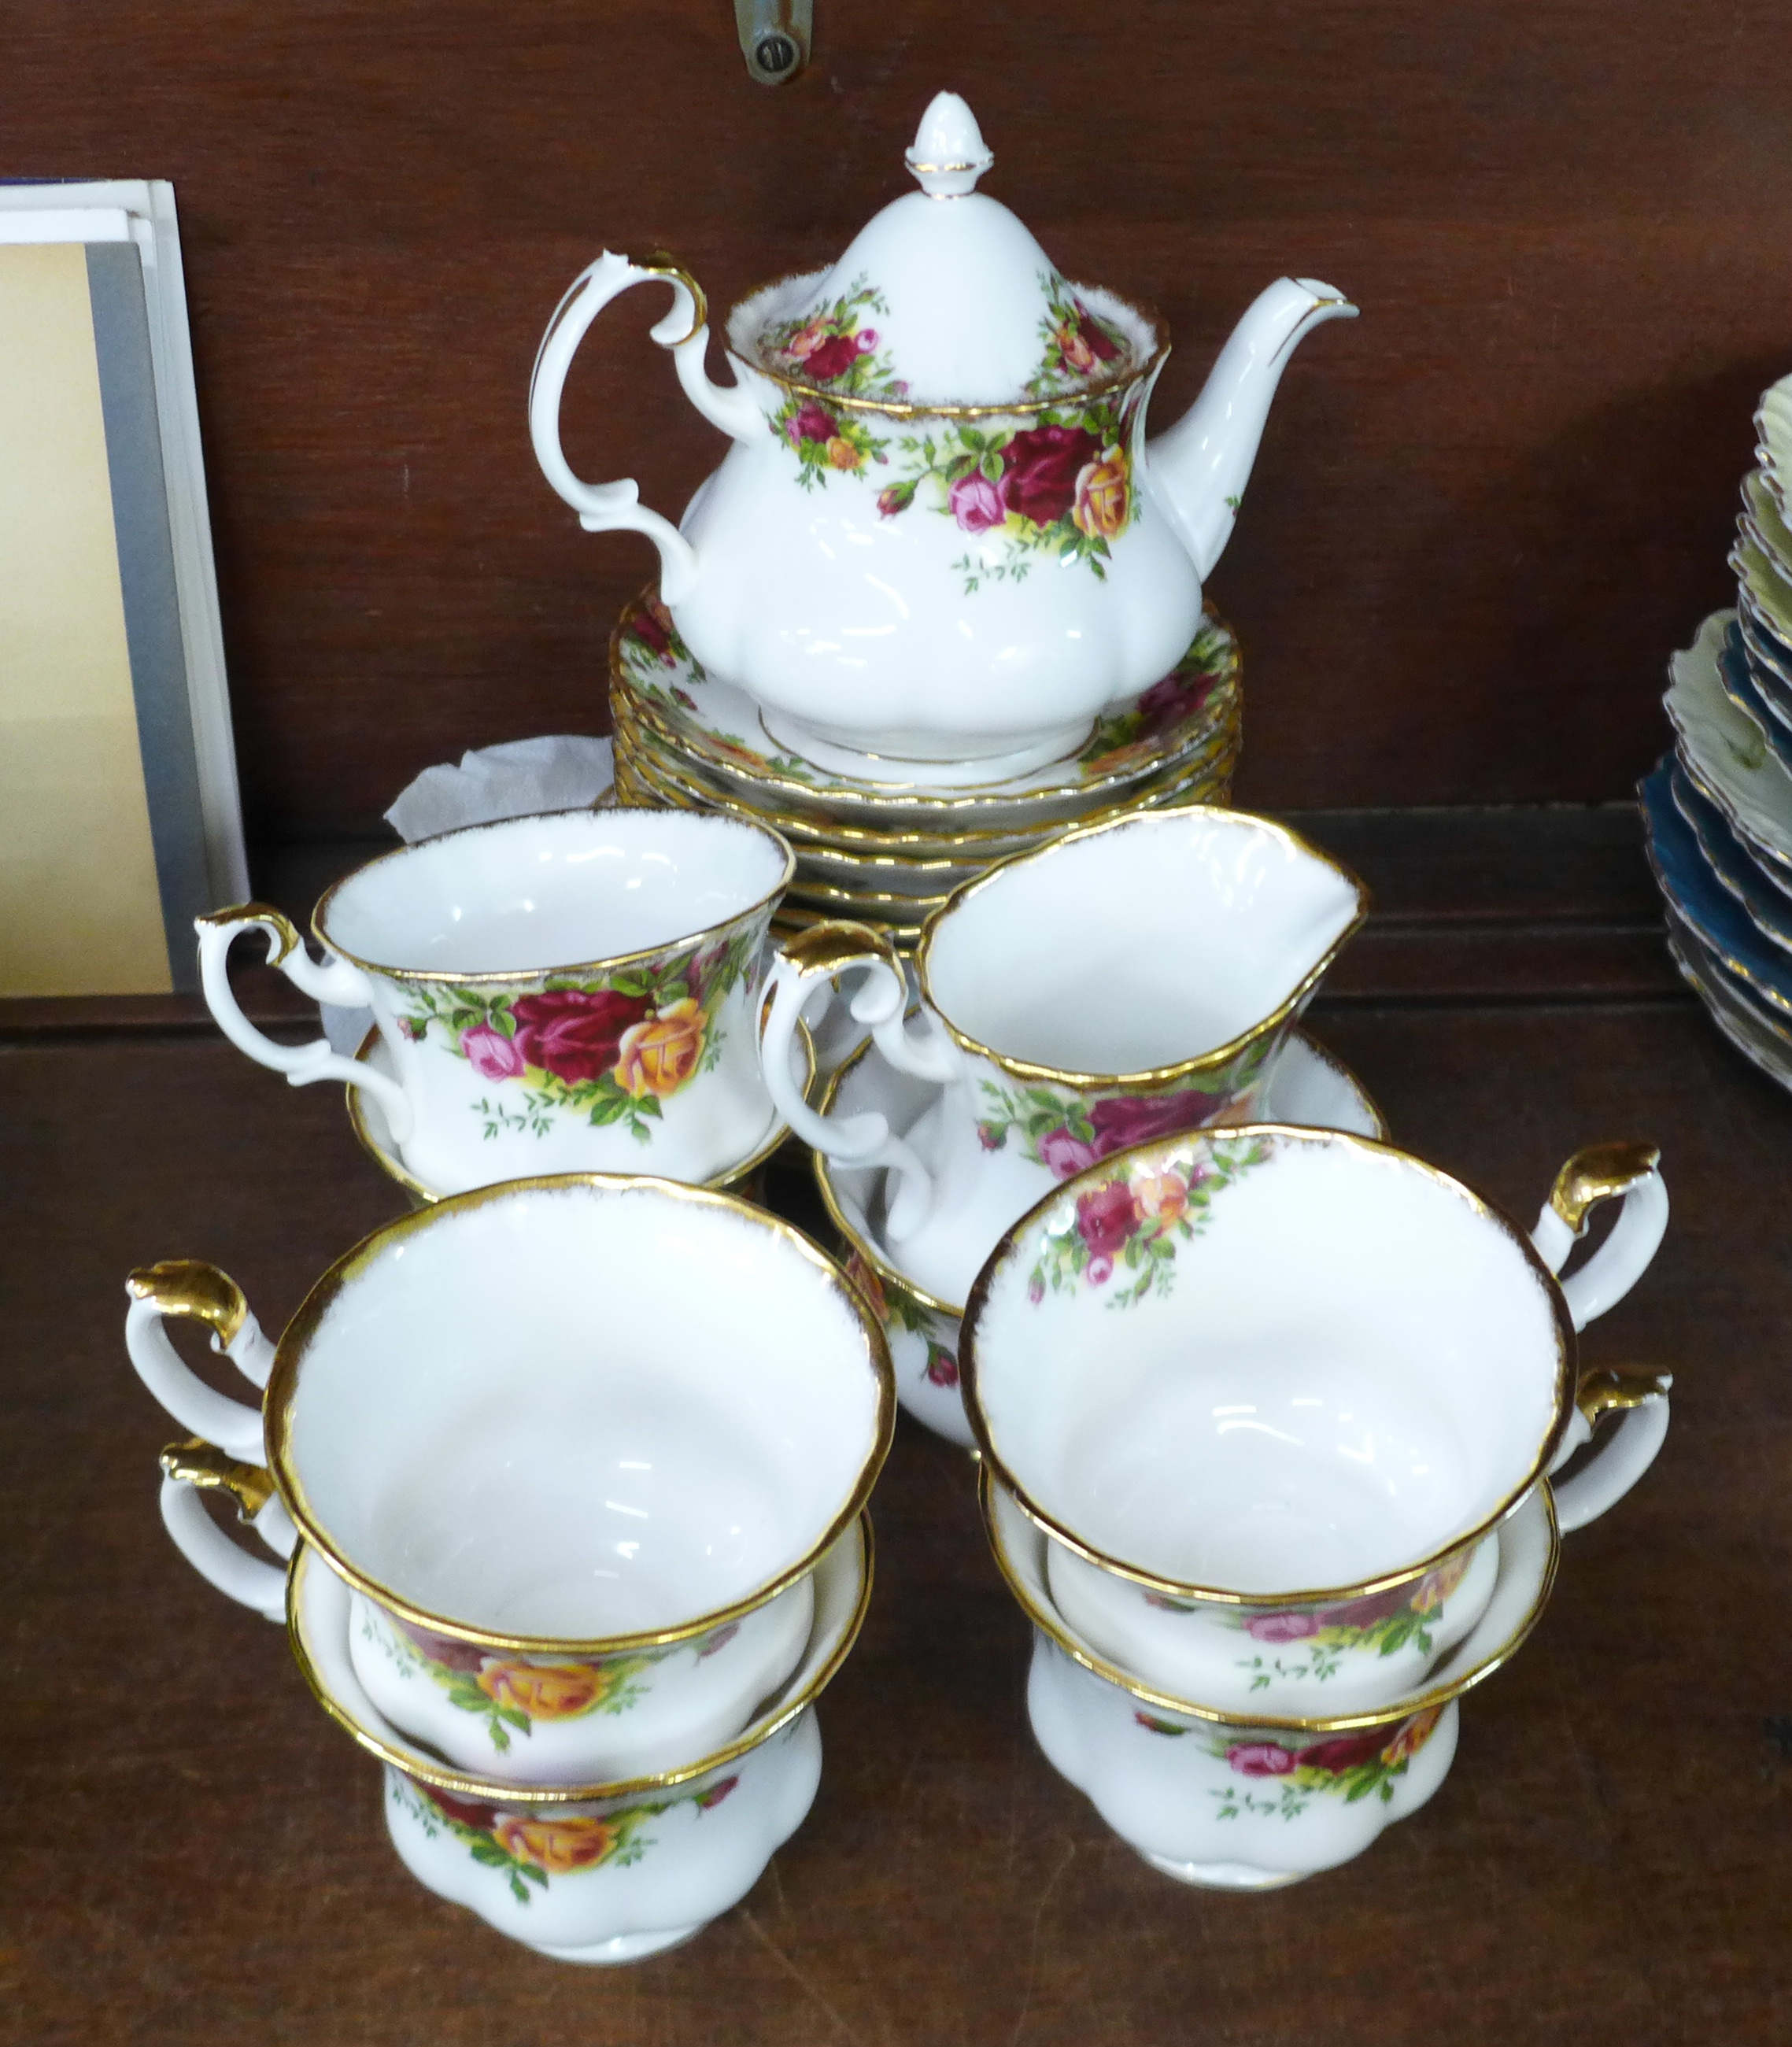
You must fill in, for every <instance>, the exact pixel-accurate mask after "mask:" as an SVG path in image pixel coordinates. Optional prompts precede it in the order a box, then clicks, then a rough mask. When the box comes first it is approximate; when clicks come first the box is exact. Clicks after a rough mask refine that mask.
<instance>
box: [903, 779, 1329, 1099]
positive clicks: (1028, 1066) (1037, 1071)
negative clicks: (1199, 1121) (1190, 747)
mask: <svg viewBox="0 0 1792 2047" xmlns="http://www.w3.org/2000/svg"><path fill="white" fill-rule="evenodd" d="M1151 815H1153V814H1152V813H1148V812H1140V813H1138V814H1136V815H1132V816H1128V817H1121V818H1109V819H1108V820H1107V821H1106V822H1105V823H1102V824H1094V825H1079V826H1076V827H1075V828H1074V829H1073V830H1070V831H1066V832H1063V833H1061V834H1059V836H1058V837H1057V838H1054V839H1052V840H1051V841H1050V842H1048V843H1047V844H1046V845H1042V846H1039V847H1036V848H1035V849H1034V850H1033V851H1032V852H1031V853H1016V854H1015V855H1014V856H1013V857H1012V858H1011V859H1008V860H1004V861H997V863H996V864H995V865H994V866H993V867H992V868H991V869H989V873H987V874H981V875H979V876H977V879H976V880H974V881H967V882H966V883H964V884H963V885H962V887H960V888H954V890H953V892H952V893H951V894H950V896H947V897H946V900H945V902H944V903H943V904H942V905H941V906H940V907H939V909H937V910H935V911H933V913H932V914H931V915H930V916H929V917H928V918H927V921H926V923H924V924H923V926H922V927H921V942H920V943H919V946H916V948H915V976H916V978H917V979H918V980H919V982H920V986H921V998H922V1000H923V1001H924V1002H925V1003H926V1004H927V1007H928V1008H930V1009H931V1011H932V1012H933V1013H934V1014H935V1016H937V1017H938V1018H939V1020H940V1022H941V1023H943V1024H944V1025H945V1026H946V1030H947V1031H949V1032H950V1034H951V1036H952V1039H953V1040H954V1043H956V1044H958V1046H959V1047H961V1048H962V1050H963V1051H967V1052H969V1053H970V1054H971V1055H972V1056H973V1058H980V1059H987V1060H988V1061H989V1063H990V1064H991V1065H992V1066H1000V1067H1001V1070H1003V1071H1004V1073H1008V1074H1013V1075H1014V1077H1015V1078H1016V1080H1027V1081H1045V1082H1050V1083H1052V1084H1054V1085H1056V1086H1059V1087H1063V1088H1072V1089H1076V1090H1078V1092H1081V1093H1086V1092H1087V1091H1088V1090H1090V1089H1096V1088H1124V1087H1156V1086H1159V1085H1168V1084H1169V1083H1170V1082H1172V1081H1179V1080H1186V1079H1189V1078H1192V1077H1193V1076H1194V1075H1195V1074H1210V1073H1214V1072H1217V1070H1219V1069H1220V1068H1221V1067H1223V1066H1230V1065H1231V1064H1232V1062H1233V1060H1235V1059H1237V1058H1241V1057H1242V1056H1243V1054H1244V1053H1245V1052H1247V1051H1249V1049H1250V1048H1251V1047H1252V1045H1254V1044H1256V1043H1259V1042H1260V1040H1261V1039H1264V1037H1266V1036H1268V1035H1269V1033H1270V1032H1271V1031H1275V1030H1276V1029H1278V1028H1279V1027H1280V1026H1281V1025H1282V1024H1283V1023H1286V1022H1287V1020H1288V1019H1289V1018H1290V1017H1291V1016H1294V1015H1295V1013H1296V1012H1298V1011H1299V1008H1300V1005H1301V1004H1302V1003H1303V1002H1304V1001H1305V1000H1306V998H1307V997H1308V996H1310V994H1311V993H1313V991H1314V989H1315V988H1317V987H1318V985H1319V983H1320V982H1321V981H1322V980H1323V979H1324V978H1325V976H1326V973H1327V972H1328V971H1329V969H1330V967H1331V965H1332V962H1333V961H1334V960H1335V959H1336V958H1337V956H1338V954H1340V953H1341V951H1342V950H1344V948H1345V946H1346V945H1348V944H1349V942H1350V940H1351V939H1352V938H1353V937H1354V936H1355V935H1356V934H1357V931H1359V930H1360V927H1361V926H1362V923H1363V919H1364V918H1365V917H1366V916H1367V915H1368V908H1369V896H1368V890H1367V889H1366V888H1364V886H1363V884H1362V883H1361V882H1360V881H1359V880H1357V877H1356V876H1355V875H1354V874H1353V873H1351V872H1350V870H1349V869H1348V868H1347V867H1345V866H1343V865H1341V864H1340V863H1339V862H1338V861H1335V860H1333V858H1332V857H1331V856H1330V854H1329V853H1322V852H1321V851H1320V850H1319V849H1318V847H1317V846H1316V845H1311V844H1310V843H1309V842H1308V841H1307V840H1306V839H1304V838H1302V837H1301V835H1300V834H1299V832H1297V831H1292V830H1290V829H1289V827H1288V826H1287V825H1279V824H1276V823H1275V822H1273V821H1272V820H1271V819H1270V818H1260V817H1258V816H1256V815H1255V814H1254V813H1253V812H1252V811H1226V812H1225V816H1226V817H1227V818H1229V819H1236V820H1237V821H1238V822H1240V823H1242V824H1244V825H1247V826H1253V827H1256V828H1257V829H1259V830H1263V831H1266V832H1268V833H1269V834H1271V836H1272V837H1274V838H1277V839H1279V840H1280V841H1281V842H1282V843H1283V845H1287V846H1289V847H1291V848H1292V849H1294V850H1295V852H1297V853H1304V854H1305V855H1306V857H1307V858H1309V859H1310V860H1313V861H1317V862H1318V864H1319V865H1321V866H1322V867H1324V868H1325V869H1327V870H1328V871H1329V873H1332V874H1334V875H1335V876H1337V878H1338V880H1341V882H1343V884H1345V887H1346V888H1349V889H1350V890H1352V891H1353V892H1354V893H1355V896H1356V898H1357V909H1356V914H1355V915H1353V917H1352V918H1351V919H1350V920H1349V923H1347V924H1346V925H1345V927H1344V929H1343V930H1342V931H1340V932H1339V933H1338V934H1337V937H1336V938H1333V941H1332V942H1331V943H1330V944H1329V946H1327V947H1326V950H1325V951H1324V952H1323V953H1322V954H1321V955H1320V957H1319V958H1318V962H1316V963H1315V964H1314V965H1313V966H1312V967H1311V968H1310V969H1308V971H1307V972H1306V973H1305V974H1304V975H1303V976H1302V978H1301V980H1300V981H1299V982H1298V983H1297V984H1296V985H1295V987H1294V989H1292V990H1291V992H1290V993H1288V994H1287V995H1286V996H1283V999H1282V1000H1281V1001H1280V1002H1279V1003H1278V1004H1277V1005H1276V1006H1275V1008H1274V1009H1272V1010H1271V1011H1270V1012H1269V1013H1268V1015H1267V1016H1260V1017H1259V1018H1258V1019H1257V1020H1256V1023H1252V1025H1251V1026H1250V1027H1249V1028H1248V1030H1244V1031H1240V1032H1239V1033H1238V1035H1237V1037H1235V1038H1230V1039H1228V1040H1227V1041H1226V1043H1225V1044H1223V1045H1217V1046H1216V1047H1214V1048H1213V1050H1212V1051H1207V1052H1202V1053H1199V1054H1197V1056H1196V1057H1194V1058H1192V1059H1179V1060H1178V1061H1176V1062H1175V1064H1174V1065H1171V1066H1150V1067H1147V1068H1145V1069H1144V1070H1142V1071H1140V1072H1138V1073H1131V1074H1081V1073H1073V1072H1071V1071H1070V1070H1067V1069H1066V1068H1063V1067H1059V1066H1041V1065H1039V1064H1038V1063H1037V1062H1035V1061H1034V1060H1031V1059H1017V1058H1012V1056H1011V1055H1010V1054H1008V1053H1006V1052H998V1051H995V1050H994V1049H993V1047H990V1046H988V1045H985V1044H981V1043H979V1042H978V1041H977V1039H975V1038H973V1037H972V1036H971V1035H970V1034H969V1032H968V1031H962V1030H961V1029H960V1028H959V1027H958V1025H957V1024H956V1023H954V1022H953V1021H952V1019H951V1018H950V1016H947V1015H946V1012H945V1010H944V1009H943V1008H942V1007H941V1006H940V1004H939V1000H938V999H937V998H936V997H935V994H934V992H933V989H932V987H931V985H930V983H929V981H928V976H927V969H928V965H929V964H930V958H931V951H932V947H933V942H934V939H935V936H936V935H937V934H938V933H939V929H940V927H941V926H942V924H943V923H944V922H945V920H946V919H947V918H948V917H950V915H952V914H953V912H954V911H955V910H958V909H959V908H961V907H962V906H963V905H964V904H966V903H968V902H969V901H970V899H971V898H972V897H973V896H975V895H977V894H978V893H979V892H981V890H983V889H985V888H993V887H999V886H1000V885H1001V883H1002V881H1003V880H1004V879H1005V878H1006V877H1007V876H1008V875H1009V874H1010V873H1012V871H1013V870H1014V869H1016V868H1020V867H1023V866H1031V865H1037V864H1039V863H1042V862H1043V861H1047V860H1050V859H1051V858H1053V857H1055V855H1056V854H1058V853H1062V852H1063V851H1064V850H1065V849H1066V847H1070V846H1077V845H1083V844H1084V843H1086V842H1087V841H1088V840H1090V839H1092V838H1102V837H1105V835H1106V834H1108V833H1109V832H1120V831H1127V830H1134V829H1136V827H1137V826H1139V825H1140V823H1142V822H1145V821H1146V820H1147V819H1148V818H1149V817H1150V816H1151Z"/></svg>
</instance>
